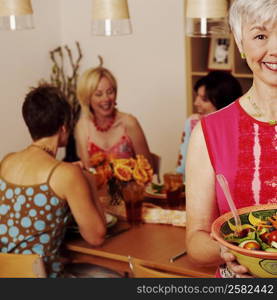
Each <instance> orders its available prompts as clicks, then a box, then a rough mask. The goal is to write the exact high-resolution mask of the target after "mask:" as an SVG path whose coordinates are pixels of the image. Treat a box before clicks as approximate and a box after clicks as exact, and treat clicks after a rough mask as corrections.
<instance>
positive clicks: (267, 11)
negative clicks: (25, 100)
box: [186, 0, 277, 277]
mask: <svg viewBox="0 0 277 300" xmlns="http://www.w3.org/2000/svg"><path fill="white" fill-rule="evenodd" d="M229 22H230V25H231V29H232V31H233V34H234V37H235V40H236V43H237V46H238V48H239V51H240V52H241V56H242V58H243V59H246V62H247V64H248V66H249V68H250V69H251V70H252V72H253V84H252V87H251V88H250V89H249V90H248V91H247V92H246V93H245V94H244V95H243V96H242V97H240V98H239V99H237V100H236V101H235V102H234V103H232V104H230V105H229V106H227V107H225V108H223V109H221V110H219V111H217V112H215V113H213V114H210V115H208V116H206V117H204V118H203V119H202V120H201V122H199V123H198V124H197V126H196V127H195V130H194V132H193V133H192V136H191V140H190V144H189V150H188V159H187V166H186V175H187V180H186V190H187V207H186V209H187V217H188V222H187V249H188V254H189V256H190V257H191V258H192V259H193V260H194V261H195V262H197V263H199V264H202V265H220V267H219V268H218V272H217V274H216V276H217V277H228V276H232V277H234V276H236V277H247V276H250V274H248V273H247V271H248V270H247V268H245V267H244V266H241V265H238V264H237V263H236V261H235V257H234V256H233V255H232V254H231V253H228V252H224V251H223V254H221V255H220V247H219V245H218V244H217V243H216V242H215V241H214V240H213V238H212V237H211V225H212V223H213V221H214V220H215V219H216V218H217V217H218V216H219V215H221V214H224V213H225V212H227V211H229V210H230V209H229V206H228V203H227V201H226V199H225V197H224V195H223V193H222V191H221V188H220V186H219V185H218V183H217V182H216V175H217V174H223V175H224V176H225V177H226V178H227V180H228V182H229V185H230V190H231V193H232V196H233V198H234V201H235V205H236V207H237V208H241V207H246V206H252V205H258V204H265V203H276V204H277V191H276V185H277V177H276V174H277V164H276V161H277V0H234V1H233V3H232V6H231V8H230V13H229ZM199 183H201V185H200V187H201V188H200V187H199ZM203 245H205V247H203ZM221 252H222V251H221Z"/></svg>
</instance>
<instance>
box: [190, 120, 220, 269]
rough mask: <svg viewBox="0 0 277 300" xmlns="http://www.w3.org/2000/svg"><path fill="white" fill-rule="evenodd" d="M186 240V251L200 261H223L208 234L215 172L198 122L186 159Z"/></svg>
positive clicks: (212, 214) (213, 211)
mask: <svg viewBox="0 0 277 300" xmlns="http://www.w3.org/2000/svg"><path fill="white" fill-rule="evenodd" d="M186 211H187V229H186V244H187V251H188V255H189V256H190V257H191V258H192V259H193V260H194V261H195V262H196V263H198V264H201V265H219V264H221V263H223V260H222V258H221V257H220V248H219V246H218V244H217V243H216V242H215V241H214V240H213V239H212V238H211V236H210V233H211V225H212V222H213V221H214V220H215V219H216V218H217V217H218V215H219V212H218V208H217V204H216V196H215V174H214V169H213V167H212V165H211V163H210V159H209V155H208V151H207V147H206V143H205V139H204V135H203V132H202V127H201V123H200V122H199V123H198V124H197V125H196V127H195V129H194V130H193V132H192V135H191V138H190V142H189V147H188V156H187V162H186Z"/></svg>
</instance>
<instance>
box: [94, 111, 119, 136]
mask: <svg viewBox="0 0 277 300" xmlns="http://www.w3.org/2000/svg"><path fill="white" fill-rule="evenodd" d="M115 117H116V111H115V112H114V113H113V116H112V119H111V120H110V121H109V123H108V124H107V126H105V127H101V126H100V125H99V124H98V123H97V120H96V118H95V117H94V118H93V119H92V122H93V124H94V126H95V128H96V130H97V131H101V132H107V131H108V130H110V129H111V127H112V126H113V124H114V121H115Z"/></svg>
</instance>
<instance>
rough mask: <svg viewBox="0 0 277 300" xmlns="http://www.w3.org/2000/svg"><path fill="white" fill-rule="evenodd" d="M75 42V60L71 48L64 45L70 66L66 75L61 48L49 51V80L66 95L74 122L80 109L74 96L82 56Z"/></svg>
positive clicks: (78, 45)
mask: <svg viewBox="0 0 277 300" xmlns="http://www.w3.org/2000/svg"><path fill="white" fill-rule="evenodd" d="M75 43H76V47H77V52H78V54H77V58H76V59H75V60H74V58H73V55H72V51H71V49H70V48H69V47H68V46H67V45H65V46H64V49H65V50H66V54H67V59H68V64H67V65H69V66H70V68H71V74H70V75H67V74H66V71H65V61H64V53H63V48H62V47H57V48H55V49H53V50H51V51H50V58H51V60H52V62H53V66H52V71H51V74H50V82H51V84H53V85H54V86H56V87H58V88H59V89H60V90H61V91H62V92H63V93H64V94H65V96H66V97H67V100H68V102H69V103H70V105H71V107H72V110H73V116H74V122H76V120H77V118H78V113H79V110H80V105H79V102H78V100H77V96H76V87H77V79H78V71H79V67H80V61H81V59H82V57H83V55H82V51H81V47H80V44H79V42H75Z"/></svg>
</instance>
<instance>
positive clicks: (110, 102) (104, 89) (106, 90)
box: [90, 77, 116, 117]
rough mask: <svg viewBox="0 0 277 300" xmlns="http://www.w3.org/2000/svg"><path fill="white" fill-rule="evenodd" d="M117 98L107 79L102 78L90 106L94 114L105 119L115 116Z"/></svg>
mask: <svg viewBox="0 0 277 300" xmlns="http://www.w3.org/2000/svg"><path fill="white" fill-rule="evenodd" d="M115 98H116V93H115V88H114V87H113V85H112V84H111V82H110V81H109V80H108V79H107V78H106V77H102V78H101V79H100V81H99V84H98V86H97V88H96V90H95V92H94V93H93V95H92V97H91V99H90V106H91V108H92V109H93V112H94V114H96V115H98V116H103V117H106V116H110V115H111V114H113V113H114V109H115Z"/></svg>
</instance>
